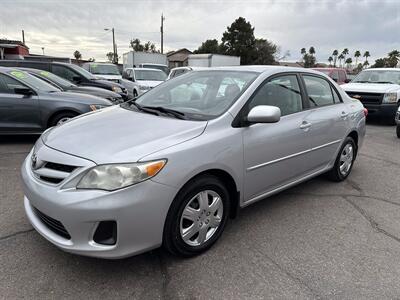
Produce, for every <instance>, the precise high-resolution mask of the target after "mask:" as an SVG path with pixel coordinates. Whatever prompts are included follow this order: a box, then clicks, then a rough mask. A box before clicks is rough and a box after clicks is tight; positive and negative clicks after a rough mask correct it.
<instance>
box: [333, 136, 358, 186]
mask: <svg viewBox="0 0 400 300" xmlns="http://www.w3.org/2000/svg"><path fill="white" fill-rule="evenodd" d="M356 153H357V146H356V143H355V142H354V140H353V139H352V138H351V137H349V136H348V137H347V138H346V139H345V141H344V143H343V145H342V147H341V148H340V151H339V153H338V156H337V157H336V161H335V165H334V166H333V168H332V170H330V171H329V173H328V176H329V177H330V179H332V180H333V181H343V180H345V179H346V178H347V177H348V176H349V175H350V172H351V169H352V168H353V163H354V160H355V158H356Z"/></svg>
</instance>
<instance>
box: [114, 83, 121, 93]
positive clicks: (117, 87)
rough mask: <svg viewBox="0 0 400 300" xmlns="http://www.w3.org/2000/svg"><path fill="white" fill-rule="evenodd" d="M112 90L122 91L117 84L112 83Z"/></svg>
mask: <svg viewBox="0 0 400 300" xmlns="http://www.w3.org/2000/svg"><path fill="white" fill-rule="evenodd" d="M112 90H113V92H115V93H122V89H121V88H120V87H119V86H116V85H114V86H113V87H112Z"/></svg>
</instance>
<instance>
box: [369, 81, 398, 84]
mask: <svg viewBox="0 0 400 300" xmlns="http://www.w3.org/2000/svg"><path fill="white" fill-rule="evenodd" d="M371 83H383V84H384V83H390V84H394V83H393V82H391V81H371Z"/></svg>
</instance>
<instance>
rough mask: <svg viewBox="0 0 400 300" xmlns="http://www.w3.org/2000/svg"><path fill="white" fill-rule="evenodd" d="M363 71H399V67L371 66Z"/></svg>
mask: <svg viewBox="0 0 400 300" xmlns="http://www.w3.org/2000/svg"><path fill="white" fill-rule="evenodd" d="M363 71H395V72H400V69H399V68H372V69H365V70H363Z"/></svg>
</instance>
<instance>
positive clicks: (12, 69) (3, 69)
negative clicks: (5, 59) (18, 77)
mask: <svg viewBox="0 0 400 300" xmlns="http://www.w3.org/2000/svg"><path fill="white" fill-rule="evenodd" d="M8 71H24V72H25V70H21V69H20V68H17V67H1V66H0V72H8Z"/></svg>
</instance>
